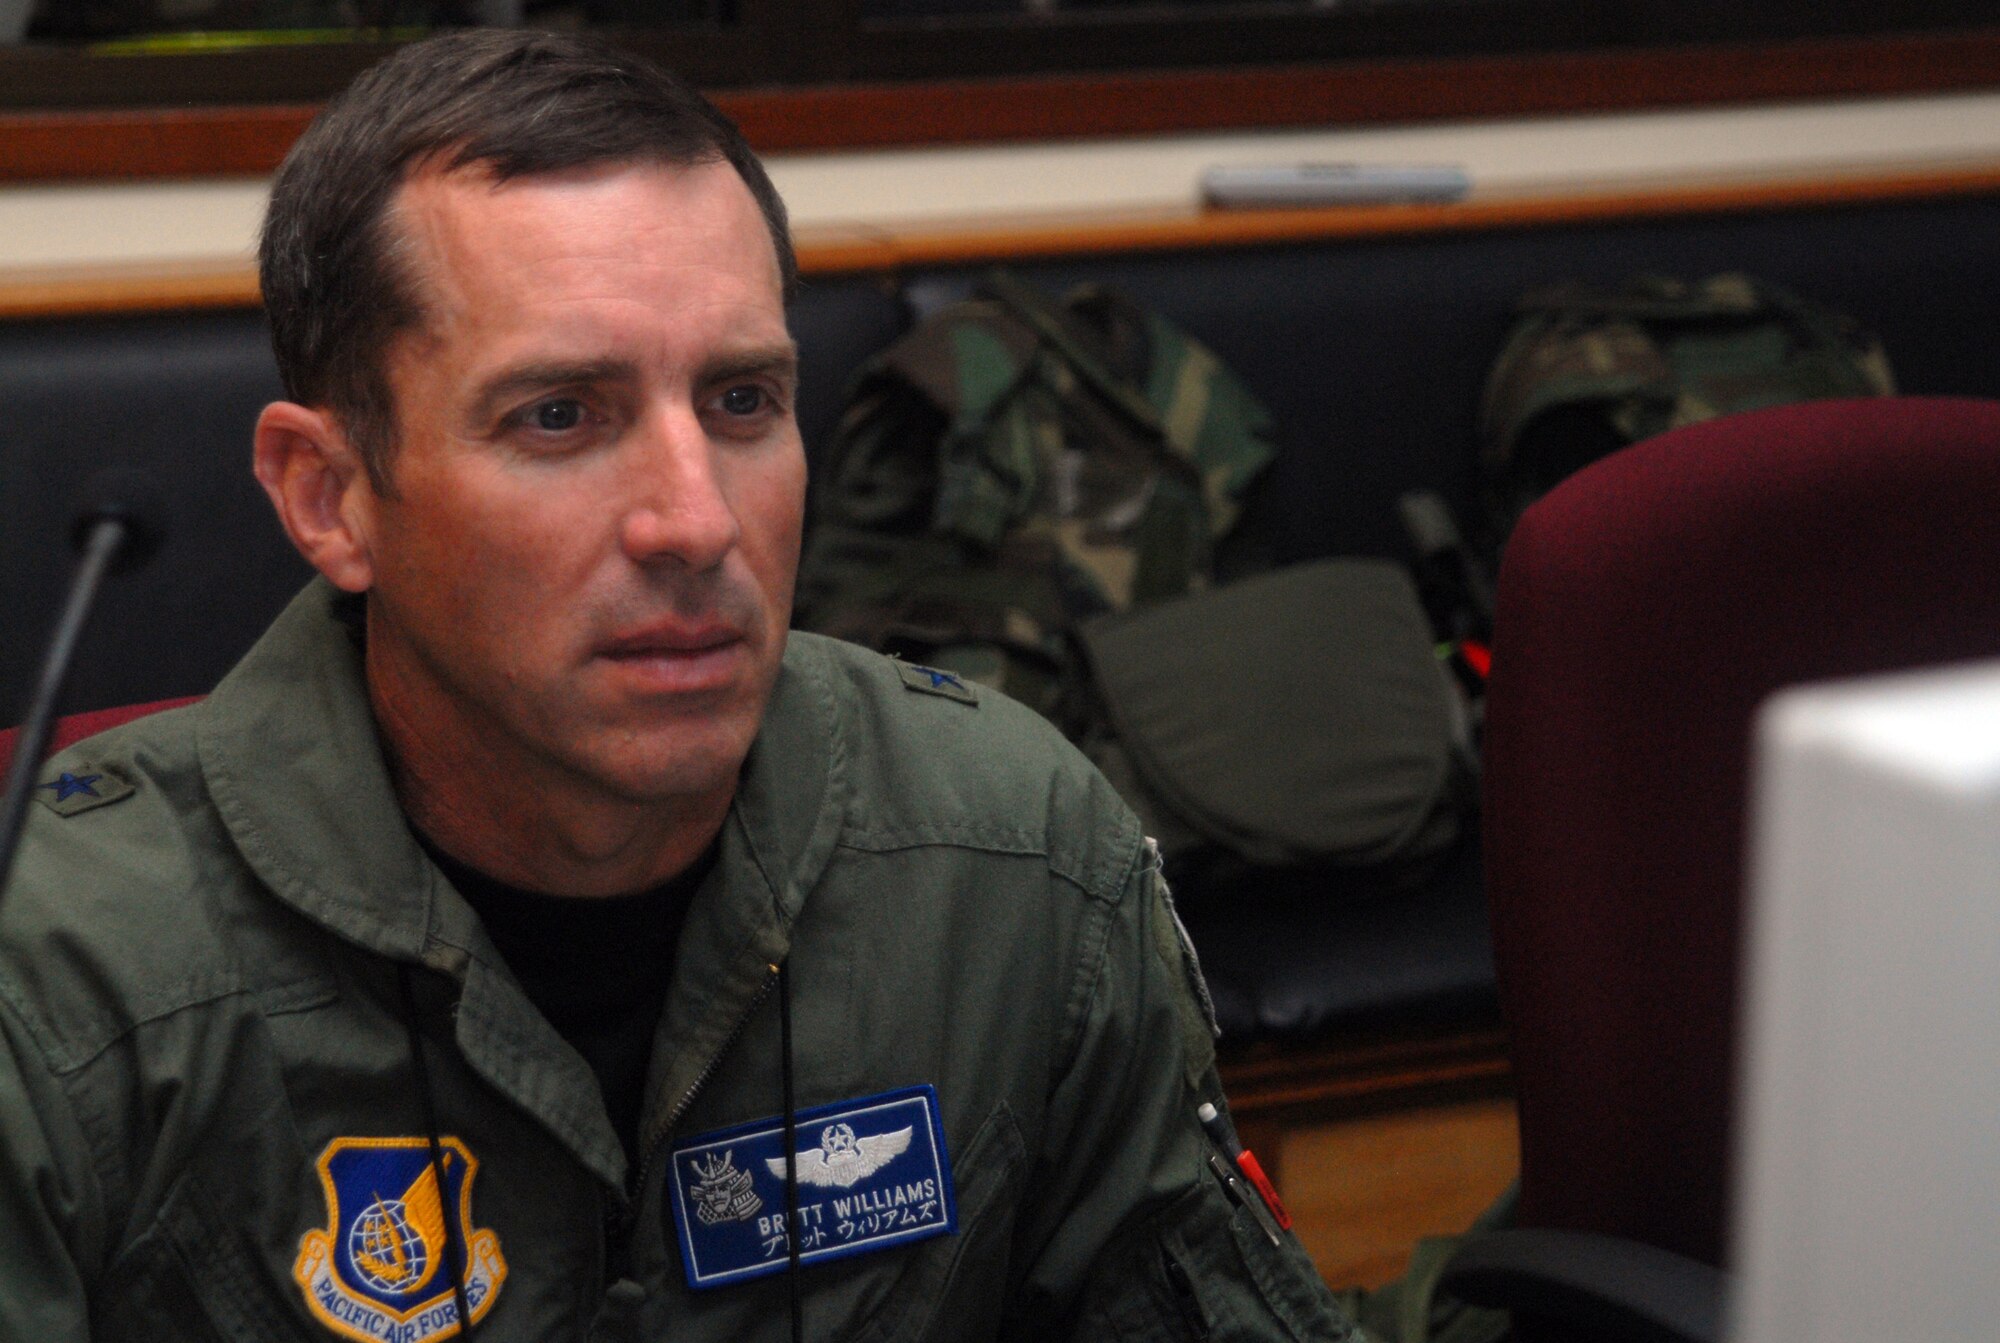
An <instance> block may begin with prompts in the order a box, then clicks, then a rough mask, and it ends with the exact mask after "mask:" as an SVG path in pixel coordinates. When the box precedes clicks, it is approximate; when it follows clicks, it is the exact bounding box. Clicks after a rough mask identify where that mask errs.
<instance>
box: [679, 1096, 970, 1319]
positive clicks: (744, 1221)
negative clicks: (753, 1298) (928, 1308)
mask: <svg viewBox="0 0 2000 1343" xmlns="http://www.w3.org/2000/svg"><path fill="white" fill-rule="evenodd" d="M794 1135H795V1137H796V1139H797V1150H796V1151H795V1152H794V1153H793V1157H792V1160H793V1164H794V1166H795V1168H796V1169H797V1171H798V1181H799V1220H798V1224H797V1231H798V1241H799V1262H800V1263H801V1264H816V1263H819V1262H820V1261H822V1260H827V1259H842V1258H845V1257H847V1256H848V1255H854V1254H867V1253H870V1252H872V1251H875V1250H886V1249H889V1248H891V1247H893V1246H897V1245H907V1244H908V1243H910V1242H911V1241H916V1240H927V1239H929V1238H930V1237H932V1236H946V1235H951V1234H952V1233H954V1232H956V1231H957V1230H958V1205H957V1202H956V1199H955V1196H954V1194H953V1192H952V1182H951V1160H950V1158H949V1157H948V1156H947V1154H946V1152H945V1146H944V1124H943V1123H942V1122H941V1120H940V1119H939V1117H938V1101H937V1092H936V1091H934V1090H933V1089H932V1088H930V1087H929V1086H916V1087H907V1088H905V1089H903V1090H900V1091H886V1092H883V1093H882V1094H881V1095H879V1096H866V1097H863V1098H861V1099H859V1100H851V1101H840V1102H837V1103H836V1104H833V1105H821V1106H818V1107H815V1108H814V1109H810V1110H801V1111H799V1112H798V1115H797V1117H796V1120H795V1123H794ZM667 1183H668V1185H669V1186H670V1190H671V1196H672V1208H673V1215H674V1227H675V1230H676V1231H678V1232H679V1235H680V1243H681V1265H682V1267H683V1269H684V1270H685V1271H686V1273H687V1282H688V1286H690V1287H720V1286H723V1285H724V1284H727V1283H732V1282H743V1281H746V1280H748V1279H751V1278H761V1277H763V1276H764V1275H765V1274H767V1273H781V1272H783V1271H784V1270H785V1268H786V1266H787V1264H788V1263H789V1260H790V1244H789V1240H788V1238H787V1236H786V1225H785V1223H786V1219H785V1126H784V1121H783V1120H781V1119H767V1120H761V1121H759V1122H756V1123H751V1124H738V1125H736V1126H735V1127H733V1128H727V1129H719V1130H717V1131H716V1132H714V1133H703V1134H699V1135H697V1136H695V1137H691V1138H687V1139H685V1140H684V1141H682V1142H680V1143H678V1144H677V1145H676V1146H675V1147H674V1150H673V1166H672V1168H671V1173H670V1174H669V1176H668V1179H667Z"/></svg>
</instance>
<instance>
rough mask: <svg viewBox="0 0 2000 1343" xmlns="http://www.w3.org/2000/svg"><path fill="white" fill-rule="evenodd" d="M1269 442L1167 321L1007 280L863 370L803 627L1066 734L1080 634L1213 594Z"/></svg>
mask: <svg viewBox="0 0 2000 1343" xmlns="http://www.w3.org/2000/svg"><path fill="white" fill-rule="evenodd" d="M1269 432H1270V418H1269V416H1268V414H1267V413H1266V412H1265V410H1264V408H1263V407H1262V406H1261V405H1260V404H1258V402H1257V400H1256V398H1255V397H1253V396H1252V395H1251V393H1250V392H1249V390H1248V389H1247V388H1246V387H1245V386H1244V385H1243V383H1242V382H1241V381H1240V380H1238V379H1237V377H1236V376H1235V375H1234V374H1232V373H1231V372H1230V371H1229V370H1228V369H1227V368H1225V367H1223V365H1222V363H1221V362H1220V361H1219V360H1218V359H1217V358H1216V357H1215V355H1214V354H1212V353H1210V351H1209V350H1208V349H1207V348H1206V347H1205V346H1203V345H1201V344H1200V343H1199V342H1197V341H1195V340H1194V339H1193V338H1192V337H1190V336H1188V335H1187V334H1186V333H1185V332H1183V331H1181V330H1180V329H1178V328H1177V327H1175V326H1173V325H1172V324H1171V323H1169V322H1167V321H1166V320H1165V319H1164V318H1161V317H1160V316H1158V315H1157V314H1154V313H1150V312H1146V311H1144V310H1142V309H1140V308H1138V307H1137V306H1135V305H1134V304H1132V303H1131V302H1130V301H1129V300H1127V299H1125V298H1123V297H1121V296H1119V295H1117V294H1115V293H1112V292H1111V291H1109V290H1106V289H1102V288H1098V287H1094V286H1086V287H1083V288H1079V289H1077V290H1075V291H1074V292H1072V293H1070V294H1069V295H1067V296H1066V297H1065V298H1064V299H1063V300H1062V301H1061V302H1059V303H1058V302H1055V301H1052V300H1050V299H1048V298H1046V297H1044V296H1043V295H1041V294H1039V293H1037V292H1036V291H1034V290H1033V289H1031V288H1029V287H1028V286H1026V285H1024V284H1022V283H1020V282H1019V281H1017V280H1015V279H1013V278H1012V277H1010V276H1008V275H1006V274H1005V273H1002V272H995V273H993V274H991V275H989V276H987V277H986V279H985V281H984V282H983V283H982V285H981V286H980V289H979V290H978V291H977V292H976V293H975V295H974V296H973V297H971V298H969V299H967V300H965V301H963V302H960V303H955V304H952V305H950V306H948V307H946V308H943V309H941V310H940V311H938V312H937V313H935V314H933V315H932V316H930V317H929V318H928V319H926V320H925V321H923V322H922V323H920V324H919V325H918V326H917V327H916V329H915V330H913V331H912V332H910V333H909V334H908V335H906V336H904V337H903V338H902V339H901V340H899V341H897V342H896V343H895V344H894V345H892V346H890V347H889V348H888V349H887V350H885V351H883V352H882V353H881V354H879V355H877V356H876V357H875V358H874V359H872V360H871V361H870V362H869V363H868V364H866V365H865V366H864V367H863V368H862V370H861V372H860V373H859V374H858V375H857V377H856V380H855V383H854V385H853V387H852V389H851V390H850V393H849V400H848V405H847V409H846V411H845V412H844V413H843V415H842V417H841V420H840V422H839V425H838V427H837V428H836V430H835V432H834V437H833V442H832V444H831V446H830V448H829V450H828V452H827V453H826V455H825V458H824V460H823V462H822V464H821V465H820V466H819V467H818V469H817V474H816V476H815V479H814V486H813V488H814V494H813V501H812V507H811V522H810V525H809V527H808V529H807V540H806V548H805V554H804V556H803V558H802V560H801V563H800V571H799V589H798V599H797V607H796V610H797V614H796V617H795V623H796V624H797V625H798V626H799V628H801V629H809V630H816V631H819V632H821V633H825V634H832V635H835V636H838V637H841V638H846V639H851V640H854V641H855V642H858V643H863V644H867V645H869V646H870V647H874V648H878V649H882V650H884V651H888V652H895V653H899V654H902V655H903V656H906V657H909V658H911V659H912V660H915V661H920V662H926V663H930V664H933V665H939V666H943V667H946V668H948V669H950V670H952V671H955V672H958V673H959V674H961V675H965V676H969V677H972V678H974V679H977V680H979V681H982V682H984V683H986V684H989V685H993V686H995V687H997V688H999V689H1001V690H1004V691H1006V692H1007V693H1008V694H1010V695H1012V696H1014V697H1015V698H1017V699H1020V700H1022V701H1024V702H1026V703H1028V704H1029V705H1031V706H1032V707H1034V708H1036V709H1037V710H1039V711H1041V712H1042V713H1043V714H1044V715H1046V716H1048V717H1049V718H1051V719H1052V720H1054V721H1055V722H1056V723H1057V724H1058V726H1062V727H1064V728H1065V729H1066V730H1068V731H1070V732H1071V734H1072V735H1076V733H1077V732H1078V731H1080V730H1081V728H1082V726H1083V723H1082V722H1080V721H1079V715H1080V714H1082V713H1085V712H1087V710H1086V709H1085V707H1084V704H1083V698H1082V697H1081V696H1080V695H1079V693H1078V692H1079V681H1080V677H1081V676H1082V675H1083V673H1082V670H1081V667H1080V662H1079V659H1078V656H1077V654H1076V651H1075V648H1074V640H1073V632H1074V630H1075V629H1076V628H1077V627H1078V626H1079V625H1080V624H1081V622H1083V621H1085V620H1088V619H1090V618H1092V617H1094V616H1099V615H1103V614H1106V613H1109V612H1116V611H1124V610H1128V609H1130V608H1133V607H1135V606H1142V605H1146V604H1149V603H1152V602H1157V601H1161V600H1163V599H1167V598H1171V597H1176V596H1181V595H1184V594H1186V593H1189V592H1191V591H1196V590H1199V589H1200V588H1202V587H1204V586H1205V585H1206V584H1207V583H1208V582H1209V581H1210V580H1211V578H1212V576H1213V570H1214V557H1215V548H1216V544H1217V542H1218V541H1219V540H1220V539H1221V538H1222V537H1223V536H1224V535H1225V534H1226V533H1228V532H1229V530H1230V528H1231V526H1232V525H1233V524H1234V522H1235V520H1236V516H1237V513H1238V508H1239V503H1240V501H1241V499H1242V497H1243V494H1244V492H1245V490H1246V489H1247V488H1248V487H1249V485H1250V484H1251V482H1252V481H1253V480H1254V479H1255V478H1256V476H1257V474H1258V473H1259V472H1260V471H1261V470H1262V469H1263V467H1264V465H1265V463H1266V462H1267V461H1268V460H1269V459H1270V457H1271V455H1272V451H1273V449H1272V445H1271V443H1270V441H1269Z"/></svg>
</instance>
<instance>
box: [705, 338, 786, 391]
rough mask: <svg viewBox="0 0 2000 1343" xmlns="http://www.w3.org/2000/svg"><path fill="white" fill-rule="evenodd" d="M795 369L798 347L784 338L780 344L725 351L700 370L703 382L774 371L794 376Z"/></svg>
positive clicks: (784, 375)
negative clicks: (783, 341) (784, 340)
mask: <svg viewBox="0 0 2000 1343" xmlns="http://www.w3.org/2000/svg"><path fill="white" fill-rule="evenodd" d="M798 371H799V347H798V343H797V342H796V341H789V340H788V341H786V342H785V343H784V344H782V345H759V346H753V347H751V348H748V349H742V350H728V351H724V352H723V353H721V354H718V355H717V356H716V357H715V358H714V359H713V360H711V361H710V362H709V363H708V364H707V365H706V366H704V367H703V369H702V380H703V381H704V382H710V383H715V382H727V381H728V380H729V379H731V378H741V377H744V376H746V375H748V374H752V373H776V374H779V375H781V376H783V377H787V378H790V377H795V376H797V374H798Z"/></svg>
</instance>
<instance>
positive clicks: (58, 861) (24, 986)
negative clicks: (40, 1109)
mask: <svg viewBox="0 0 2000 1343" xmlns="http://www.w3.org/2000/svg"><path fill="white" fill-rule="evenodd" d="M201 712H202V709H201V706H199V705H196V706H189V707H187V708H182V709H174V710H168V711H165V712H163V713H160V714H156V715H152V716H150V717H147V718H145V719H141V720H138V721H135V722H132V723H128V724H125V725H123V726H121V727H117V728H114V729H112V730H111V731H109V732H105V733H102V734H100V735H98V736H95V737H91V738H88V739H86V740H84V741H82V742H78V743H77V744H75V745H73V746H70V747H68V748H66V749H65V750H63V751H61V752H59V753H58V754H57V755H55V756H54V757H52V758H51V759H49V760H48V761H47V762H45V763H44V765H43V767H42V768H41V770H40V771H38V773H37V776H36V798H35V801H34V803H32V804H31V805H30V807H29V815H28V819H27V822H26V824H25V826H24V829H23V834H22V843H21V849H20V853H19V856H18V859H17V861H16V864H15V869H14V873H13V876H12V878H11V879H10V880H9V882H8V884H7V889H6V890H5V892H4V893H0V997H4V998H5V1000H6V1003H7V1005H8V1007H9V1008H10V1009H11V1010H12V1011H13V1013H14V1014H15V1015H16V1017H17V1018H18V1019H19V1020H20V1022H21V1024H22V1026H23V1028H24V1029H25V1030H26V1031H27V1032H28V1034H29V1035H30V1037H31V1038H32V1039H33V1040H34V1042H35V1044H36V1046H37V1047H38V1049H39V1050H40V1052H41V1053H42V1054H43V1056H44V1058H45V1059H46V1061H47V1062H48V1064H49V1066H50V1067H51V1068H52V1069H54V1070H56V1071H58V1072H62V1071H67V1070H72V1069H75V1068H78V1067H81V1066H83V1065H84V1064H86V1063H88V1062H89V1061H90V1060H91V1059H92V1058H94V1057H96V1056H97V1055H98V1054H100V1053H101V1052H102V1051H103V1050H104V1049H105V1048H106V1047H108V1046H109V1045H110V1044H111V1043H112V1042H113V1041H115V1040H117V1039H118V1038H120V1037H121V1036H123V1035H125V1034H126V1033H128V1032H129V1031H131V1030H132V1029H134V1028H135V1027H138V1026H140V1025H143V1024H144V1023H146V1022H149V1021H153V1020H156V1019H158V1018H160V1017H163V1016H166V1015H170V1014H172V1013H175V1012H178V1011H182V1010H184V1009H187V1008H189V1007H193V1006H196V1005H199V1004H202V1003H208V1002H214V1001H216V1000H219V999H224V998H229V997H232V996H235V995H238V994H244V993H251V994H255V995H259V996H260V997H262V998H265V999H282V998H284V997H285V996H286V995H287V994H296V993H298V992H301V991H304V992H309V993H312V994H315V995H323V994H324V993H325V992H327V991H328V989H329V979H328V976H327V974H326V972H325V971H324V970H323V969H322V968H321V967H320V965H319V964H318V962H317V960H316V959H314V958H310V957H308V958H305V959H304V960H302V959H301V957H300V956H298V955H296V954H294V953H293V952H291V951H290V950H288V943H289V942H290V941H291V939H289V938H287V937H286V936H284V935H282V933H281V931H280V929H281V926H282V925H285V924H288V923H291V922H295V916H292V915H290V914H289V913H288V912H286V911H284V910H282V909H280V908H279V907H278V906H277V905H276V902H275V901H272V900H270V899H269V898H268V896H267V895H266V893H264V892H263V891H262V889H261V887H260V886H259V885H258V883H257V881H256V879H255V877H254V876H253V875H252V874H251V873H250V871H249V870H248V868H247V867H246V866H245V864H244V863H243V861H242V859H241V858H240V856H239V855H238V854H237V852H236V849H235V846H234V844H233V842H232V841H231V840H230V837H229V832H228V829H227V827H226V826H225V825H224V824H223V821H222V819H221V817H220V816H219V815H218V814H217V813H216V810H215V807H214V805H213V803H212V801H211V800H210V798H209V796H208V793H207V790H206V789H205V787H204V786H203V783H202V774H201V767H200V763H199V760H198V758H197V754H196V750H195V744H194V736H195V723H196V721H197V716H198V715H199V714H200V713H201ZM273 934H278V935H273Z"/></svg>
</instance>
